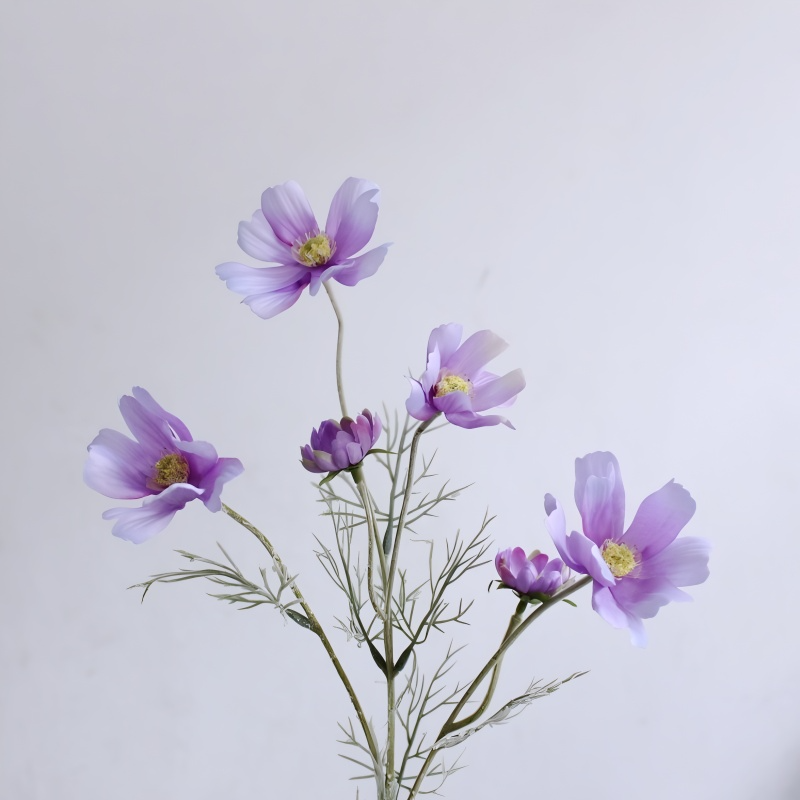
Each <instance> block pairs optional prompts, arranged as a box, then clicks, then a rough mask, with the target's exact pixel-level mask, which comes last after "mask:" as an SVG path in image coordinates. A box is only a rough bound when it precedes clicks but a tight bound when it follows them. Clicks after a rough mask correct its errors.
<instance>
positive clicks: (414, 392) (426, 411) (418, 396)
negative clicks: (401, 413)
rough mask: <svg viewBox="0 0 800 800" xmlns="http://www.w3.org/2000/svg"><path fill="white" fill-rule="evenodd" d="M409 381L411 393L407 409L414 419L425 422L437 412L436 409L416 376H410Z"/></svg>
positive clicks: (407, 401)
mask: <svg viewBox="0 0 800 800" xmlns="http://www.w3.org/2000/svg"><path fill="white" fill-rule="evenodd" d="M408 381H409V383H410V384H411V394H410V396H409V398H408V400H406V411H408V413H409V414H410V415H411V416H412V417H414V419H418V420H420V421H422V422H424V421H425V420H426V419H430V418H431V417H432V416H433V415H434V414H435V413H436V409H435V408H434V407H433V406H432V405H430V404H429V403H428V398H427V395H426V393H425V390H424V389H423V388H422V385H421V384H420V382H419V381H417V380H414V378H409V379H408Z"/></svg>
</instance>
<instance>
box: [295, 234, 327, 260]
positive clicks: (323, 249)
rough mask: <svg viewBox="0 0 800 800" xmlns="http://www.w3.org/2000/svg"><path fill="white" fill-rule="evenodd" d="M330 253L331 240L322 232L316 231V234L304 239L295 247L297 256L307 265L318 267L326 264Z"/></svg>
mask: <svg viewBox="0 0 800 800" xmlns="http://www.w3.org/2000/svg"><path fill="white" fill-rule="evenodd" d="M332 253H333V248H332V247H331V240H330V239H329V238H328V237H327V235H326V234H324V233H318V234H317V235H316V236H312V237H311V238H310V239H306V241H305V242H303V244H301V245H300V246H299V247H298V248H297V257H298V258H299V259H300V261H302V262H303V264H305V265H306V266H307V267H319V266H320V265H322V264H327V263H328V261H329V260H330V257H331V254H332Z"/></svg>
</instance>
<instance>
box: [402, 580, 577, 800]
mask: <svg viewBox="0 0 800 800" xmlns="http://www.w3.org/2000/svg"><path fill="white" fill-rule="evenodd" d="M591 582H592V578H591V576H589V575H587V576H586V577H584V578H581V579H580V580H579V581H577V582H576V583H573V584H572V586H569V587H568V588H566V589H564V590H563V591H561V592H559V593H558V594H555V595H553V597H551V598H550V599H549V600H545V601H544V602H543V603H542V604H541V605H540V606H539V607H538V608H536V609H535V610H534V611H533V612H532V613H531V614H529V615H528V616H527V617H526V618H525V619H524V620H523V621H522V622H521V623H519V624H518V625H517V626H516V627H515V628H514V629H513V630H512V631H511V632H510V633H509V632H508V631H507V632H506V636H505V637H504V638H503V641H502V642H501V644H500V647H498V648H497V650H496V651H495V653H494V655H492V657H491V658H490V659H489V660H488V661H487V662H486V664H485V665H484V667H483V669H482V670H481V671H480V672H479V673H478V675H477V677H476V678H475V680H474V681H472V683H471V684H470V685H469V687H468V688H467V690H466V692H464V694H463V696H462V697H461V700H459V701H458V703H457V704H456V707H455V708H454V709H453V711H452V713H451V714H450V716H449V717H448V718H447V721H446V722H445V723H444V725H443V726H442V729H441V730H440V731H439V735H438V736H437V737H436V741H437V742H438V741H439V740H441V739H442V738H443V737H445V736H447V734H448V733H452V732H453V731H457V730H458V729H459V728H463V727H464V726H465V725H468V724H469V722H468V721H465V720H460V721H458V722H456V719H457V717H458V715H459V714H460V713H461V711H462V709H463V708H464V706H465V705H466V704H467V702H468V701H469V699H470V698H471V697H472V695H473V694H474V693H475V691H476V690H477V688H478V686H479V685H480V684H481V683H482V681H483V680H484V678H486V676H487V675H488V674H489V673H490V672H491V671H492V670H494V669H495V667H496V666H498V665H499V663H500V661H501V660H502V658H503V656H504V655H505V653H506V651H507V650H508V648H509V647H511V645H512V644H514V642H516V641H517V639H519V637H520V636H522V634H523V633H524V632H525V631H526V630H527V629H528V628H529V627H530V625H531V624H532V623H533V622H534V620H536V619H538V618H539V617H540V616H541V615H542V614H544V612H545V611H547V609H548V608H552V607H553V606H554V605H556V604H557V603H560V602H561V601H562V600H565V599H566V598H567V597H569V596H570V595H571V594H574V593H575V592H577V591H578V589H582V588H583V587H584V586H586V585H588V584H589V583H591ZM510 627H511V625H509V628H510ZM487 705H488V702H487ZM467 719H470V718H467ZM439 750H440V748H438V747H436V746H435V745H434V746H433V747H432V748H431V749H430V751H429V752H428V757H427V758H426V759H425V763H424V764H423V765H422V769H420V771H419V774H418V775H417V779H416V780H415V781H414V785H413V786H412V787H411V791H410V792H409V794H408V800H413V798H415V797H416V796H417V793H418V792H419V789H420V787H421V786H422V781H423V780H424V779H425V774H426V773H427V771H428V769H429V767H430V765H431V762H432V761H433V758H434V756H435V755H436V753H437V752H439Z"/></svg>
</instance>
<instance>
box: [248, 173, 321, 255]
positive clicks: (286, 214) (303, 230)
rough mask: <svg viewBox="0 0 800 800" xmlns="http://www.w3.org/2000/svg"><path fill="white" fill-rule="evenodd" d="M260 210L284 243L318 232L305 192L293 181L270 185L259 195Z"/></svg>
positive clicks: (289, 243) (290, 242)
mask: <svg viewBox="0 0 800 800" xmlns="http://www.w3.org/2000/svg"><path fill="white" fill-rule="evenodd" d="M261 210H262V211H263V212H264V216H265V217H266V218H267V222H268V223H269V225H270V227H271V228H272V230H273V231H274V232H275V235H276V236H277V237H278V238H279V239H280V240H281V241H282V242H284V244H288V245H292V244H294V242H295V241H296V240H297V239H305V238H306V236H308V235H309V234H311V235H312V236H315V235H316V234H317V233H319V226H318V225H317V221H316V219H314V213H313V212H312V211H311V206H310V205H309V204H308V200H307V199H306V195H305V192H304V191H303V190H302V189H301V188H300V186H299V185H298V184H297V183H295V182H294V181H287V182H286V183H282V184H280V185H279V186H271V187H270V188H269V189H267V190H266V191H265V192H264V194H262V195H261Z"/></svg>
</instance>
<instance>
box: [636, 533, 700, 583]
mask: <svg viewBox="0 0 800 800" xmlns="http://www.w3.org/2000/svg"><path fill="white" fill-rule="evenodd" d="M710 550H711V545H710V543H709V542H707V541H706V540H705V539H700V538H698V537H695V536H684V537H683V538H681V539H676V540H675V541H674V542H672V544H670V545H668V546H667V547H665V548H664V549H663V550H662V551H661V552H660V553H658V554H657V555H655V556H652V557H651V558H649V559H647V560H646V561H644V562H643V563H642V565H641V568H640V571H639V577H640V578H665V579H666V580H668V581H669V582H670V583H671V584H672V585H673V586H697V585H698V584H700V583H703V581H705V580H706V578H708V575H709V572H708V556H709V552H710Z"/></svg>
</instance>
